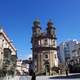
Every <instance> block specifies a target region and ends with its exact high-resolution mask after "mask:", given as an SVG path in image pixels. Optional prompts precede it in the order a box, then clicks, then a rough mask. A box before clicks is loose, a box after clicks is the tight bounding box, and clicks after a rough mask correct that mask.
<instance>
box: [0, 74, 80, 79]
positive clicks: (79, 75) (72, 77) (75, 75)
mask: <svg viewBox="0 0 80 80" xmlns="http://www.w3.org/2000/svg"><path fill="white" fill-rule="evenodd" d="M73 79H74V80H80V74H69V76H65V75H60V76H58V75H56V76H37V77H36V80H73ZM0 80H31V76H6V77H4V78H3V77H1V78H0Z"/></svg>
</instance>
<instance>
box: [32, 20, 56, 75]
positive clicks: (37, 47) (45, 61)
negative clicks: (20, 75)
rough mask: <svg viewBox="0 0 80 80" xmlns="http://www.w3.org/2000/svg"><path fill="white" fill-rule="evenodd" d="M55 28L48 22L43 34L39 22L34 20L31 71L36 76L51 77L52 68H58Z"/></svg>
mask: <svg viewBox="0 0 80 80" xmlns="http://www.w3.org/2000/svg"><path fill="white" fill-rule="evenodd" d="M55 30H56V28H55V27H54V23H53V22H52V21H51V20H49V21H48V22H47V27H46V30H45V32H42V31H41V26H40V21H39V20H35V21H34V22H33V27H32V38H31V43H32V56H33V65H34V68H33V70H34V71H35V73H36V74H38V75H41V74H45V75H52V74H53V70H52V69H53V67H58V57H57V44H56V34H55Z"/></svg>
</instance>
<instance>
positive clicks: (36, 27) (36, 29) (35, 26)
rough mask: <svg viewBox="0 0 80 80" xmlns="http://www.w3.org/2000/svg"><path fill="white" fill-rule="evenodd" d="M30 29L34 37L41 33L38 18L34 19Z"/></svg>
mask: <svg viewBox="0 0 80 80" xmlns="http://www.w3.org/2000/svg"><path fill="white" fill-rule="evenodd" d="M32 30H33V36H34V37H37V36H39V35H40V34H41V27H40V20H39V19H36V20H35V21H34V22H33V27H32Z"/></svg>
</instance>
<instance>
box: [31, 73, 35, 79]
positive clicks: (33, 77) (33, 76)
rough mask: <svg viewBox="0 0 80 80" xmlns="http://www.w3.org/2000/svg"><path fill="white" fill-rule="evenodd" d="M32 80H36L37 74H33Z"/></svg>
mask: <svg viewBox="0 0 80 80" xmlns="http://www.w3.org/2000/svg"><path fill="white" fill-rule="evenodd" d="M31 80H36V75H35V72H33V74H32V79H31Z"/></svg>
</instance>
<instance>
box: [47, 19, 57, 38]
mask: <svg viewBox="0 0 80 80" xmlns="http://www.w3.org/2000/svg"><path fill="white" fill-rule="evenodd" d="M55 30H56V28H55V27H54V23H53V22H52V21H51V20H49V21H48V23H47V35H48V36H49V37H50V36H54V37H56V36H55Z"/></svg>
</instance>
